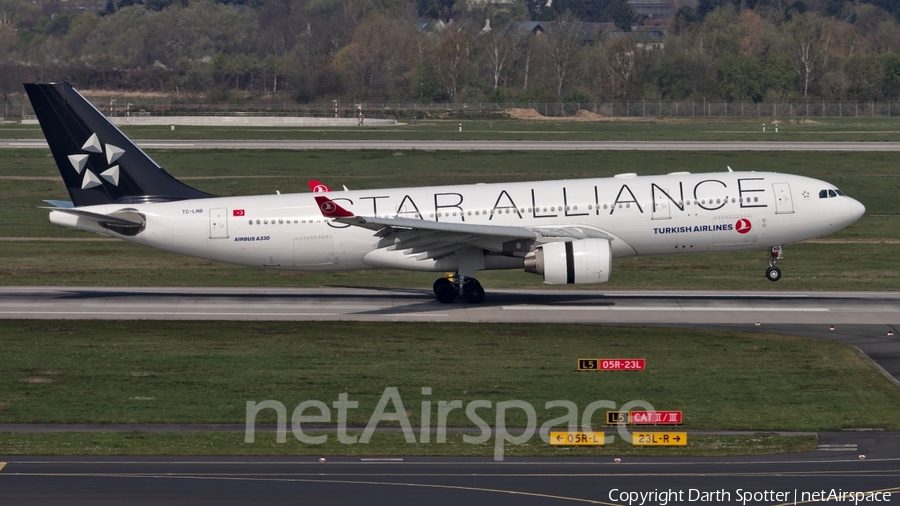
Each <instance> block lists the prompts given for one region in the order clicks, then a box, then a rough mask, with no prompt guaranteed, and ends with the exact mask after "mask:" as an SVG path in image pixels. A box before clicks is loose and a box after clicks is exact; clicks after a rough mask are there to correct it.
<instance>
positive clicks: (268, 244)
mask: <svg viewBox="0 0 900 506" xmlns="http://www.w3.org/2000/svg"><path fill="white" fill-rule="evenodd" d="M25 89H26V90H27V92H28V96H29V98H30V99H31V103H32V106H33V107H34V111H35V114H36V115H37V117H38V120H39V121H40V124H41V128H42V129H43V131H44V135H45V136H46V137H47V142H48V143H49V145H50V149H51V151H52V152H53V157H54V158H55V160H56V163H57V165H58V168H59V171H60V173H61V174H62V178H63V180H64V181H65V184H66V187H67V188H68V190H69V195H70V196H71V197H72V202H58V201H48V202H49V203H50V204H51V205H53V206H54V207H52V208H50V209H51V211H50V221H51V222H52V223H55V224H57V225H62V226H65V227H70V228H74V229H78V230H85V231H89V232H96V233H98V234H103V235H108V236H111V237H115V238H119V239H123V240H126V241H130V242H134V243H137V244H142V245H145V246H150V247H152V248H157V249H161V250H165V251H171V252H174V253H181V254H184V255H190V256H194V257H200V258H206V259H210V260H216V261H220V262H227V263H232V264H239V265H246V266H250V267H266V268H272V269H288V270H304V271H335V270H352V269H372V268H392V269H408V270H416V271H430V272H451V273H454V276H452V277H449V278H447V277H441V278H439V279H438V280H437V281H435V284H434V292H435V295H436V296H437V298H438V300H440V301H441V302H445V303H449V302H453V301H455V300H456V299H457V298H459V297H460V296H461V297H463V298H464V299H465V300H466V301H468V302H471V303H479V302H481V301H482V300H483V299H484V291H483V289H482V287H481V285H480V284H479V283H478V281H477V280H476V279H475V273H476V272H478V271H481V270H487V269H524V270H525V271H526V272H530V273H534V274H538V275H541V276H542V277H543V280H544V282H546V283H603V282H605V281H608V280H609V277H610V274H611V270H612V259H613V258H622V257H629V256H635V255H669V254H683V253H706V252H719V251H746V250H766V251H768V257H769V268H768V269H767V271H766V277H767V278H768V279H770V280H772V281H777V280H778V279H780V278H781V271H780V269H779V268H778V267H777V266H776V265H775V264H776V262H777V261H778V260H779V259H781V246H782V245H784V244H790V243H796V242H800V241H805V240H807V239H812V238H815V237H819V236H822V235H825V234H829V233H832V232H834V231H836V230H839V229H841V228H843V227H846V226H847V225H849V224H851V223H853V222H854V221H856V220H858V219H859V218H860V217H861V216H862V215H863V213H864V212H865V207H863V205H862V204H860V203H859V202H857V201H856V200H854V199H852V198H850V197H847V196H845V195H844V194H843V193H841V191H840V190H838V189H837V188H835V187H834V186H833V185H831V184H829V183H826V182H824V181H818V180H816V179H811V178H807V177H801V176H793V175H788V174H777V173H772V172H732V171H731V170H730V169H729V171H728V172H724V173H715V174H690V173H687V172H676V173H672V174H668V175H659V176H637V175H635V174H620V175H618V176H615V177H612V178H597V179H579V180H563V181H541V182H519V183H502V184H476V185H457V186H439V187H422V188H388V189H381V190H359V191H339V192H334V191H330V189H329V188H328V187H327V186H325V185H323V184H321V183H318V182H317V181H314V182H313V184H311V187H313V188H314V193H299V194H291V195H287V194H286V195H257V196H246V197H216V196H213V195H210V194H208V193H204V192H202V191H199V190H196V189H194V188H191V187H189V186H187V185H185V184H183V183H181V182H180V181H178V180H177V179H175V178H174V177H172V176H171V175H169V174H168V173H167V172H166V171H164V170H163V169H162V168H161V167H160V166H158V165H157V164H156V163H155V162H154V161H153V160H151V159H150V157H149V156H147V155H146V154H145V153H144V152H143V151H141V149H140V148H138V147H137V146H136V145H135V144H134V143H133V142H132V141H131V140H130V139H128V137H126V136H125V135H124V134H123V133H122V132H121V131H119V129H118V128H116V127H115V126H114V125H113V124H112V123H110V122H109V121H108V120H107V119H106V118H105V117H104V116H103V114H101V113H100V112H99V111H98V110H97V109H96V108H94V107H93V106H92V105H91V104H90V102H88V101H87V100H85V98H84V97H82V96H81V94H79V93H78V92H77V91H76V90H75V89H74V88H72V86H70V85H69V84H67V83H62V82H58V83H40V84H26V85H25Z"/></svg>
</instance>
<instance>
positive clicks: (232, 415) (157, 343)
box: [0, 320, 900, 431]
mask: <svg viewBox="0 0 900 506" xmlns="http://www.w3.org/2000/svg"><path fill="white" fill-rule="evenodd" d="M0 346H2V349H3V350H4V360H3V362H2V364H0V423H238V424H240V423H243V422H244V420H245V405H246V402H247V401H251V400H252V401H256V402H262V401H264V400H269V399H273V400H277V401H279V402H281V403H283V404H284V405H285V406H287V407H288V410H289V411H288V413H289V414H290V410H292V409H293V407H295V406H297V405H298V404H299V403H300V402H302V401H305V400H320V401H322V402H325V403H326V404H329V405H330V404H331V403H332V402H333V401H336V400H337V398H338V394H339V393H347V394H348V395H349V398H350V400H356V401H359V409H354V410H349V416H348V424H350V425H356V426H362V425H365V424H366V422H367V421H368V419H369V416H370V415H371V413H372V410H373V409H374V406H375V404H376V403H377V401H378V399H379V398H380V397H381V395H382V393H383V391H384V389H385V388H387V387H396V388H398V389H399V392H400V394H401V396H402V398H403V403H404V406H405V407H406V410H407V411H408V415H409V416H410V419H411V421H412V424H413V426H417V425H418V421H419V419H420V413H421V411H420V408H419V406H420V402H421V401H422V400H430V401H432V403H433V405H435V406H436V405H437V401H439V400H445V401H452V400H462V401H463V403H464V404H468V403H469V402H471V401H473V400H482V399H483V400H489V401H492V402H498V401H505V400H513V399H521V400H524V401H526V402H529V403H531V404H532V405H533V406H534V407H535V409H536V411H537V415H538V422H539V423H543V422H544V421H546V420H548V419H551V418H555V417H557V416H561V415H563V414H565V411H564V410H561V409H559V408H555V409H550V410H545V409H544V404H545V403H546V402H547V401H551V400H568V401H572V402H574V403H575V405H576V406H578V409H579V416H580V413H581V411H580V410H583V409H584V408H585V407H586V406H587V405H588V404H590V403H591V402H594V401H597V400H609V401H612V402H614V403H615V404H616V406H622V405H623V404H624V403H626V402H629V401H632V400H644V401H647V402H649V403H650V404H652V405H653V406H654V407H655V408H656V409H659V410H682V411H683V412H684V420H685V424H684V427H685V428H690V429H729V430H794V431H796V430H804V431H807V430H809V431H811V430H841V429H844V428H883V429H888V430H897V429H898V428H900V390H898V389H897V388H896V387H895V386H894V385H893V384H892V383H890V382H889V381H888V380H887V379H886V378H885V377H884V376H882V375H881V374H880V373H879V372H878V371H876V370H875V369H874V368H873V367H872V366H871V364H870V363H869V362H868V361H867V360H866V359H865V358H864V357H863V356H862V355H860V354H859V353H858V352H857V351H855V350H854V349H853V348H851V347H849V346H845V345H841V344H836V343H832V342H825V341H818V340H811V339H802V338H792V337H784V336H769V335H757V334H742V333H734V332H712V331H699V330H686V329H657V328H629V327H603V326H599V327H598V326H579V325H531V324H527V325H526V324H513V325H507V324H502V325H501V324H454V325H453V331H452V332H448V329H447V328H445V327H444V326H440V325H433V324H416V323H382V324H379V325H371V324H367V323H317V322H303V323H293V322H141V321H137V322H109V321H40V322H39V321H24V320H23V321H5V322H4V324H3V326H2V329H0ZM612 356H615V357H642V358H646V360H647V364H648V365H647V370H646V371H640V372H577V371H575V364H576V359H578V358H584V357H612ZM422 387H431V388H432V389H433V393H432V395H430V396H423V395H422V394H421V388H422ZM486 412H487V413H489V414H487V415H484V416H485V420H487V421H489V422H490V421H491V420H492V417H493V415H492V414H491V413H492V411H491V410H486ZM603 416H604V415H603V412H602V410H601V411H600V412H599V414H596V418H595V423H596V424H597V425H600V424H601V423H602V421H603V420H604V418H603ZM259 421H260V423H273V422H274V421H275V419H274V412H273V411H271V410H267V411H263V412H261V413H260V415H259ZM524 424H525V418H524V415H523V414H522V412H521V411H520V410H511V411H509V412H508V425H509V426H524ZM448 425H450V426H462V427H469V426H473V425H472V423H471V422H470V421H469V420H468V419H467V418H466V415H465V414H464V412H462V410H455V411H451V413H450V417H449V418H448Z"/></svg>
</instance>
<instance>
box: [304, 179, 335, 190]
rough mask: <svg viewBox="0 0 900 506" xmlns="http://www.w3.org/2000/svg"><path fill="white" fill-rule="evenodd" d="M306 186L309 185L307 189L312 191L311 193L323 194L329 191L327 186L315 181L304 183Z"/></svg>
mask: <svg viewBox="0 0 900 506" xmlns="http://www.w3.org/2000/svg"><path fill="white" fill-rule="evenodd" d="M306 184H308V185H309V189H310V190H312V192H313V193H324V192H330V191H331V188H329V187H328V185H326V184H325V183H323V182H321V181H317V180H315V179H310V180H309V181H307V182H306Z"/></svg>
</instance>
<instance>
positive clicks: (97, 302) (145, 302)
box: [0, 286, 900, 339]
mask: <svg viewBox="0 0 900 506" xmlns="http://www.w3.org/2000/svg"><path fill="white" fill-rule="evenodd" d="M2 318H37V319H84V318H104V319H156V320H362V321H437V322H445V321H469V322H526V323H527V322H545V323H626V324H628V323H640V324H690V325H728V324H755V323H757V322H758V323H761V324H763V325H772V324H782V325H818V326H823V325H824V326H829V325H900V292H738V291H734V292H728V291H612V290H608V291H604V290H491V289H490V287H488V288H487V297H486V299H485V301H484V303H482V304H467V303H464V302H459V301H458V302H456V303H453V304H441V303H439V302H437V301H436V300H435V299H434V295H433V294H432V293H431V290H428V289H390V288H180V287H147V288H128V287H124V288H120V287H13V286H6V287H0V319H2ZM898 339H900V337H898Z"/></svg>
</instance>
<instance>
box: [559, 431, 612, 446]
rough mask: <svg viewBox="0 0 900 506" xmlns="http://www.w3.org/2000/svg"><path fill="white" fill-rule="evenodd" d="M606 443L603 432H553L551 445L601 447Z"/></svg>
mask: <svg viewBox="0 0 900 506" xmlns="http://www.w3.org/2000/svg"><path fill="white" fill-rule="evenodd" d="M603 442H604V434H603V433H602V432H551V433H550V444H551V445H554V446H599V445H602V444H603Z"/></svg>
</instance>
